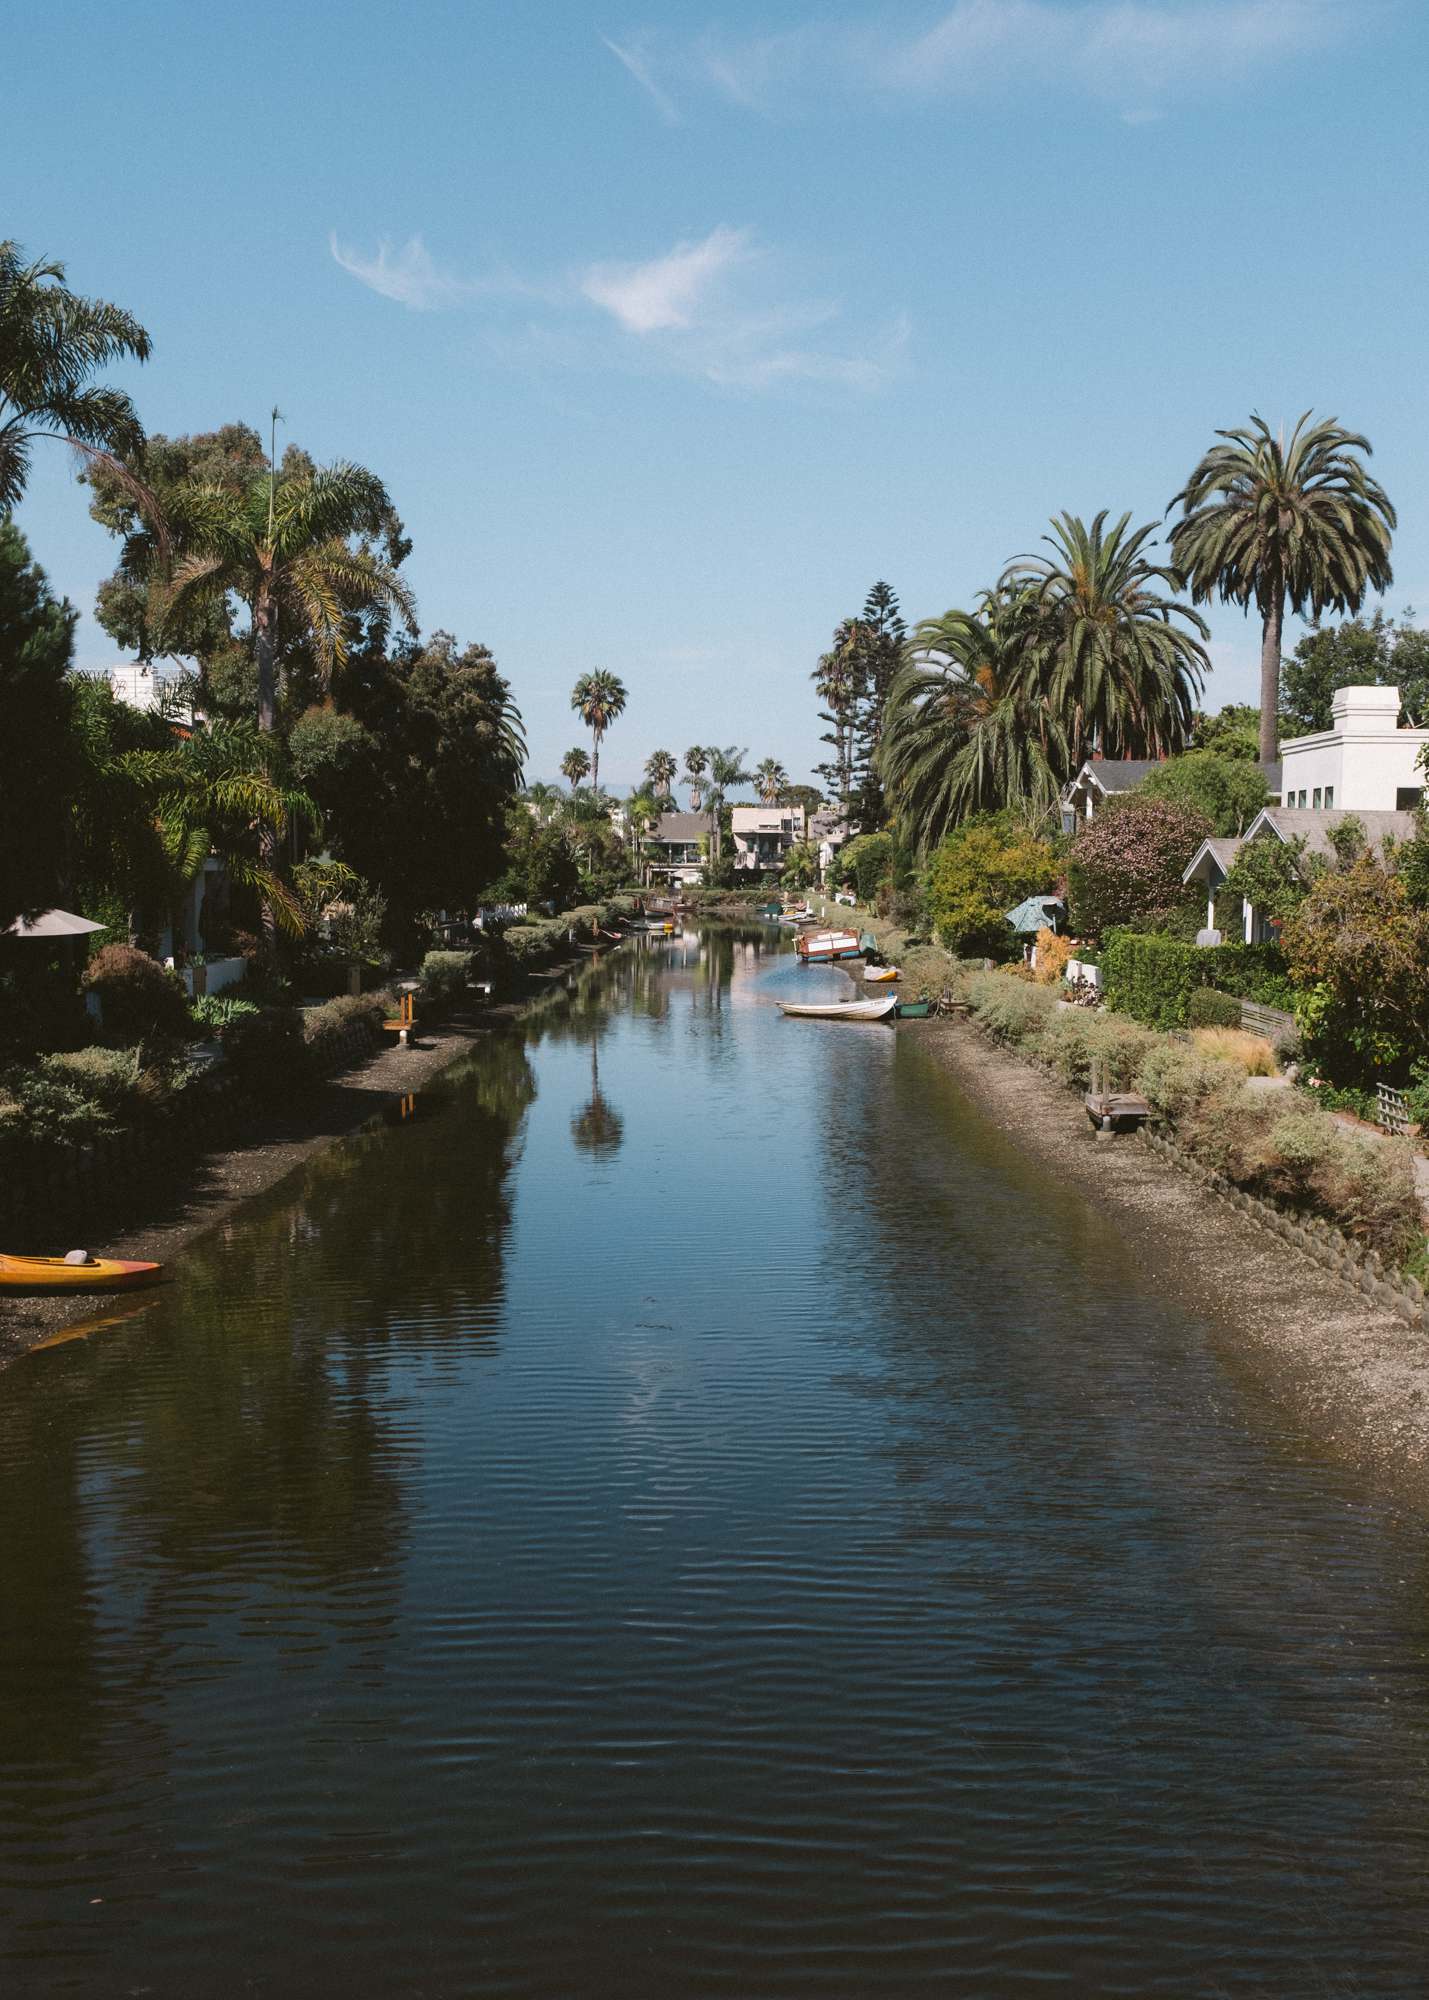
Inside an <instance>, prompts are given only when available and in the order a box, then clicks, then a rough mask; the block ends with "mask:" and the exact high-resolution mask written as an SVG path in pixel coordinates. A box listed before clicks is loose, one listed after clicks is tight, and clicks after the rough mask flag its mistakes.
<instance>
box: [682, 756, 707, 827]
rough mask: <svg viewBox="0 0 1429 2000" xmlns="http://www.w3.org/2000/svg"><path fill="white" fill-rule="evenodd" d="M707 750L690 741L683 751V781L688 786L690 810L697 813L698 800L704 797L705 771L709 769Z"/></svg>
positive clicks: (698, 807)
mask: <svg viewBox="0 0 1429 2000" xmlns="http://www.w3.org/2000/svg"><path fill="white" fill-rule="evenodd" d="M709 762H710V760H709V752H708V751H707V750H704V749H702V748H701V747H700V745H699V744H698V743H692V744H691V745H690V747H689V749H688V750H687V751H686V752H685V783H686V784H687V785H688V786H689V788H690V811H691V812H692V813H697V812H698V811H699V809H700V800H701V799H702V798H703V797H704V791H705V772H706V771H707V770H708V769H709Z"/></svg>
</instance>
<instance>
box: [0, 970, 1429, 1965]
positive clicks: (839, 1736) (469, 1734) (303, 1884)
mask: <svg viewBox="0 0 1429 2000" xmlns="http://www.w3.org/2000/svg"><path fill="white" fill-rule="evenodd" d="M825 991H828V992H832V993H837V994H840V995H842V994H843V993H845V992H846V991H847V987H846V984H845V983H844V981H843V977H842V975H841V974H839V973H836V972H833V971H830V970H820V969H800V968H798V967H797V966H796V965H795V964H794V962H793V961H792V960H791V959H790V958H789V957H788V956H787V955H781V954H780V953H779V950H778V947H777V944H776V943H775V941H774V940H773V939H772V938H757V937H752V936H749V937H746V936H740V935H732V934H717V933H712V934H708V935H706V936H705V937H703V938H691V939H689V940H674V941H672V942H670V943H669V944H663V943H654V942H652V943H651V944H649V945H648V946H641V947H638V948H637V947H628V948H626V949H624V950H622V951H621V952H619V953H617V954H615V955H614V957H613V958H612V959H611V960H610V961H608V962H607V963H606V964H605V965H603V966H601V967H600V968H598V969H595V970H593V971H591V972H590V973H589V974H588V975H587V976H585V977H584V978H583V979H582V980H580V981H579V982H577V986H576V990H575V991H574V992H571V993H565V992H558V993H556V994H554V995H553V996H552V998H551V999H550V1001H549V1002H548V1003H547V1004H545V1005H544V1006H543V1007H542V1008H541V1009H540V1010H539V1011H538V1013H537V1014H536V1015H535V1016H534V1017H533V1018H532V1020H531V1021H530V1022H529V1024H528V1025H527V1027H526V1028H525V1030H524V1032H519V1031H518V1032H516V1033H513V1034H507V1035H502V1036H499V1037H494V1038H493V1039H492V1041H491V1043H490V1044H489V1045H487V1046H486V1047H484V1048H482V1049H481V1050H479V1051H478V1052H476V1053H474V1054H473V1055H472V1056H471V1057H470V1058H468V1059H466V1060H465V1061H463V1062H462V1064H461V1065H460V1066H459V1067H458V1068H457V1069H455V1070H454V1071H452V1072H451V1073H450V1074H449V1075H448V1077H447V1078H446V1079H444V1081H443V1083H442V1085H441V1087H440V1088H439V1089H437V1090H435V1091H433V1092H432V1093H430V1094H429V1095H427V1096H424V1097H422V1098H420V1099H419V1100H417V1102H416V1104H415V1106H413V1107H410V1109H411V1110H412V1112H413V1113H414V1115H411V1116H408V1117H405V1118H403V1117H398V1118H396V1119H395V1121H394V1122H392V1123H390V1124H385V1123H378V1124H377V1125H376V1126H375V1127H374V1129H373V1130H371V1131H370V1132H367V1133H364V1134H363V1135H361V1136H359V1137H358V1138H357V1139H355V1140H354V1141H352V1142H350V1143H348V1144H346V1145H343V1146H341V1147H339V1148H337V1149H335V1150H333V1151H331V1152H329V1153H327V1154H325V1155H324V1156H322V1157H321V1158H319V1159H318V1160H316V1161H315V1162H314V1163H313V1164H312V1165H311V1166H310V1167H309V1168H308V1169H307V1170H306V1171H305V1173H304V1174H303V1176H302V1177H301V1178H300V1179H298V1180H295V1181H290V1182H289V1183H287V1184H286V1185H285V1186H284V1187H283V1188H281V1189H279V1190H276V1191H275V1192H274V1194H273V1195H272V1196H271V1197H270V1198H269V1199H267V1200H266V1201H264V1202H262V1203H260V1204H259V1205H258V1206H256V1207H255V1208H253V1209H251V1210H249V1211H247V1212H245V1214H244V1215H243V1216H242V1217H241V1218H240V1219H239V1220H237V1221H236V1222H234V1223H232V1224H230V1225H229V1226H227V1227H226V1228H224V1229H223V1230H222V1231H221V1232H219V1233H218V1234H216V1235H215V1236H213V1237H212V1238H210V1239H209V1240H208V1241H206V1242H204V1243H203V1244H201V1245H200V1246H198V1247H196V1248H195V1249H193V1250H192V1251H191V1252H190V1253H188V1254H186V1255H185V1256H184V1257H183V1258H182V1259H181V1260H180V1263H179V1265H178V1267H177V1269H176V1271H175V1273H174V1283H173V1284H172V1285H171V1286H169V1287H167V1288H166V1289H164V1290H163V1291H162V1292H160V1293H158V1294H156V1295H154V1296H153V1297H152V1299H150V1300H148V1301H145V1302H143V1303H142V1307H141V1309H140V1310H137V1311H136V1312H135V1313H134V1316H133V1317H132V1318H129V1319H125V1320H121V1321H119V1322H118V1323H114V1324H110V1325H107V1326H100V1327H98V1328H96V1329H95V1330H94V1331H93V1332H91V1333H90V1334H89V1335H88V1337H87V1338H82V1339H78V1340H73V1341H68V1342H64V1343H62V1344H60V1345H57V1346H54V1347H51V1348H48V1349H45V1350H43V1351H41V1352H38V1353H36V1354H33V1355H31V1356H29V1357H27V1358H26V1359H25V1360H24V1361H23V1362H21V1363H20V1364H18V1365H17V1366H15V1367H14V1368H12V1369H11V1370H9V1371H8V1372H7V1373H6V1374H5V1375H4V1376H3V1377H0V1993H3V1994H5V1995H6V1996H16V2000H18V1997H19V1996H28V1995H52V1994H61V1993H63V1994H77V1995H84V1996H91V1995H93V1996H99V1995H103V1996H110V1995H154V1996H159V2000H171V1996H172V2000H179V1996H184V2000H189V1996H204V2000H224V1996H228V1995H240V1994H241V1995H265V1996H279V2000H287V1996H295V1995H309V1994H314V1995H319V1994H321V1995H326V1994H338V1995H342V1996H344V2000H365V1996H368V1995H372V1996H383V2000H387V1996H408V1995H411V1996H418V1995H420V1996H433V2000H438V1996H440V1997H441V2000H446V1996H486V1995H508V1994H510V1995H530V1996H539V2000H549V1996H563V1995H573V1996H574V1995H592V1996H607V1995H609V1996H630V2000H646V1997H647V1996H648V2000H657V1996H658V2000H667V1996H675V1995H706V1994H710V1995H721V1996H729V2000H765V1996H767V2000H779V1996H784V1995H802V1994H808V1995H820V1996H830V1997H831V2000H844V1996H859V1995H866V1994H868V1995H889V1996H901V1995H905V1994H938V1995H948V1994H955V1995H969V1996H971V1995H979V1996H981V1995H991V1996H1001V1995H1020V1994H1041V1993H1045V1992H1054V1991H1055V1992H1065V1993H1068V1994H1073V1995H1101V1994H1153V1993H1155V1994H1168V1995H1176V1996H1184V1995H1216V1996H1219V1995H1240V1994H1245V1993H1264V1994H1269V1995H1275V1996H1286V1995H1297V1996H1299V1995H1321V1994H1323V1995H1337V1996H1339V1995H1356V1996H1364V1995H1388V1994H1396V1995H1398V1994H1405V1995H1408V1994H1421V1993H1423V1992H1424V1991H1425V1990H1426V1985H1429V1972H1426V1965H1429V1957H1426V1950H1429V1786H1427V1785H1426V1778H1429V1672H1427V1671H1426V1662H1429V1570H1427V1569H1426V1561H1425V1555H1426V1537H1425V1532H1424V1527H1423V1525H1422V1524H1421V1523H1420V1522H1418V1521H1409V1520H1404V1519H1400V1518H1396V1517H1395V1516H1394V1515H1393V1514H1392V1513H1391V1512H1389V1511H1388V1510H1387V1509H1386V1508H1384V1507H1383V1506H1382V1505H1380V1504H1377V1503H1376V1501H1375V1500H1374V1499H1373V1497H1372V1496H1371V1495H1369V1494H1368V1493H1367V1492H1366V1491H1365V1490H1364V1489H1362V1488H1361V1487H1360V1486H1359V1485H1357V1484H1356V1483H1355V1481H1354V1480H1353V1479H1352V1478H1351V1477H1350V1476H1349V1475H1348V1474H1347V1473H1345V1472H1343V1471H1341V1470H1337V1469H1336V1468H1335V1467H1334V1466H1333V1465H1332V1464H1330V1463H1327V1462H1325V1461H1324V1460H1322V1459H1321V1458H1320V1457H1319V1456H1317V1454H1316V1452H1315V1450H1314V1448H1313V1446H1312V1444H1311V1443H1310V1442H1309V1441H1308V1440H1307V1439H1305V1438H1303V1437H1301V1436H1300V1435H1298V1434H1297V1433H1296V1432H1295V1431H1294V1430H1293V1429H1291V1428H1288V1427H1287V1425H1286V1422H1285V1420H1284V1418H1283V1417H1281V1416H1278V1415H1277V1414H1276V1411H1275V1408H1274V1406H1273V1405H1271V1404H1270V1403H1268V1402H1266V1401H1263V1400H1261V1398H1260V1397H1259V1394H1258V1392H1257V1391H1256V1390H1255V1389H1254V1387H1253V1386H1252V1385H1250V1384H1249V1383H1248V1382H1247V1381H1245V1380H1242V1379H1240V1378H1239V1377H1238V1376H1237V1375H1236V1374H1235V1373H1234V1372H1232V1371H1230V1370H1228V1367H1227V1364H1226V1362H1225V1360H1224V1358H1223V1356H1222V1355H1221V1354H1220V1352H1219V1351H1218V1349H1217V1347H1216V1345H1215V1344H1214V1342H1213V1340H1212V1337H1211V1334H1210V1331H1209V1330H1208V1328H1207V1327H1206V1326H1205V1325H1204V1324H1203V1323H1202V1322H1200V1321H1199V1320H1198V1319H1196V1318H1195V1317H1193V1316H1191V1315H1189V1314H1188V1313H1187V1312H1185V1311H1183V1310H1182V1308H1181V1307H1180V1306H1178V1303H1177V1300H1176V1298H1175V1297H1174V1296H1168V1295H1167V1289H1166V1287H1165V1285H1164V1283H1153V1282H1152V1281H1151V1280H1150V1279H1149V1278H1148V1277H1147V1275H1146V1274H1145V1272H1144V1271H1143V1270H1141V1269H1139V1268H1138V1266H1137V1264H1136V1262H1135V1261H1134V1259H1133V1257H1132V1255H1131V1253H1130V1252H1129V1250H1128V1249H1127V1248H1126V1247H1125V1246H1124V1245H1123V1243H1122V1242H1121V1241H1120V1240H1119V1238H1118V1235H1117V1233H1116V1230H1115V1228H1114V1226H1112V1225H1111V1224H1110V1223H1109V1222H1108V1221H1106V1220H1105V1219H1104V1218H1102V1217H1101V1216H1099V1215H1098V1214H1097V1213H1095V1212H1094V1211H1093V1210H1092V1209H1091V1208H1090V1207H1089V1206H1088V1205H1087V1204H1086V1203H1085V1202H1084V1201H1083V1199H1082V1198H1081V1197H1080V1196H1079V1195H1078V1194H1077V1193H1076V1192H1075V1191H1074V1190H1073V1185H1072V1182H1073V1179H1074V1173H1069V1174H1068V1175H1067V1176H1060V1175H1058V1176H1054V1175H1051V1174H1049V1173H1047V1172H1046V1171H1045V1170H1043V1169H1042V1168H1041V1167H1039V1166H1036V1165H1033V1164H1031V1163H1029V1161H1028V1160H1027V1159H1026V1158H1024V1157H1023V1156H1021V1155H1020V1154H1019V1153H1018V1152H1017V1151H1016V1150H1015V1149H1014V1148H1013V1147H1011V1146H1010V1145H1009V1144H1008V1143H1007V1142H1006V1140H1005V1139H1004V1138H1003V1137H1002V1136H1001V1135H1000V1134H999V1133H998V1132H997V1131H996V1130H994V1129H993V1128H992V1127H991V1126H989V1125H988V1123H987V1122H986V1121H985V1120H984V1119H983V1118H982V1117H981V1116H980V1115H979V1113H978V1112H977V1111H976V1110H975V1109H974V1108H973V1107H972V1106H970V1105H969V1104H968V1103H967V1101H966V1100H965V1099H964V1098H962V1097H961V1096H960V1094H959V1092H958V1090H957V1089H956V1087H955V1086H954V1085H953V1083H952V1082H951V1081H950V1080H949V1079H948V1078H947V1077H946V1076H945V1075H944V1074H943V1073H942V1072H941V1071H940V1070H939V1069H938V1067H937V1066H936V1065H935V1063H933V1062H932V1061H931V1060H930V1058H929V1057H928V1055H927V1053H926V1048H925V1046H924V1047H920V1033H921V1032H923V1031H920V1030H919V1029H918V1028H917V1027H916V1026H914V1025H913V1024H908V1025H906V1026H905V1027H903V1028H901V1029H899V1030H897V1031H896V1032H894V1031H890V1030H888V1029H886V1028H852V1027H848V1026H845V1025H842V1024H823V1023H808V1022H792V1021H785V1020H783V1019H782V1018H781V1017H780V1015H779V1013H778V1010H777V1008H776V1007H775V1006H774V1004H773V1003H774V1000H775V998H776V996H778V995H780V994H785V995H787V994H789V993H793V992H798V993H801V994H804V995H807V994H808V993H810V992H825ZM1070 1164H1072V1165H1073V1166H1074V1163H1070ZM1289 1304H1290V1302H1289V1301H1287V1306H1289ZM101 1317H103V1315H101Z"/></svg>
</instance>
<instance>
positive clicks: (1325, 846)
mask: <svg viewBox="0 0 1429 2000" xmlns="http://www.w3.org/2000/svg"><path fill="white" fill-rule="evenodd" d="M1297 790H1298V786H1297ZM1347 819H1354V820H1358V821H1359V823H1360V825H1361V826H1362V827H1363V828H1364V831H1365V838H1366V840H1367V841H1368V843H1369V846H1370V849H1371V851H1372V852H1374V853H1376V854H1382V853H1383V852H1384V844H1385V841H1386V839H1390V840H1395V841H1399V840H1409V839H1411V838H1412V837H1413V834H1414V830H1415V819H1414V814H1413V813H1412V812H1346V811H1343V810H1341V809H1340V808H1339V807H1336V808H1334V810H1332V811H1329V812H1327V811H1325V809H1324V808H1323V807H1322V808H1321V809H1320V811H1319V812H1314V811H1309V810H1301V809H1300V808H1299V807H1294V806H1267V807H1266V808H1265V809H1264V811H1263V812H1259V813H1257V814H1256V816H1255V818H1254V819H1253V820H1252V821H1251V823H1250V825H1249V826H1248V827H1247V829H1246V832H1245V836H1244V838H1243V839H1236V840H1222V839H1214V838H1213V839H1210V840H1203V841H1202V842H1201V844H1200V846H1199V847H1198V848H1197V849H1196V852H1195V853H1194V854H1193V855H1192V856H1191V859H1190V861H1189V862H1188V863H1187V866H1186V871H1185V873H1184V874H1183V876H1182V877H1181V879H1182V881H1183V882H1185V883H1187V884H1190V883H1192V882H1198V883H1200V885H1201V887H1202V888H1203V889H1204V890H1205V894H1206V928H1207V929H1208V930H1212V931H1214V930H1219V931H1220V932H1221V934H1222V936H1225V937H1237V938H1243V939H1244V941H1245V943H1246V944H1265V943H1267V942H1268V941H1269V940H1270V939H1272V938H1273V937H1274V934H1275V933H1274V930H1273V928H1272V926H1271V924H1270V922H1269V920H1268V919H1267V918H1266V917H1265V916H1264V914H1263V912H1261V911H1259V910H1257V909H1256V908H1255V907H1254V905H1253V904H1251V903H1249V902H1247V901H1245V899H1244V898H1242V899H1241V902H1240V907H1239V910H1237V911H1234V912H1233V911H1231V910H1228V909H1227V908H1226V907H1225V898H1224V897H1223V896H1221V894H1220V890H1221V885H1222V884H1223V883H1224V881H1225V879H1226V876H1227V875H1228V874H1229V873H1230V869H1231V863H1232V862H1233V861H1234V860H1235V858H1236V855H1237V854H1238V853H1239V852H1240V850H1241V848H1242V847H1244V846H1245V845H1246V844H1247V843H1248V842H1250V841H1252V840H1280V841H1283V842H1285V843H1286V845H1289V844H1290V843H1292V842H1294V841H1299V840H1303V841H1304V843H1305V853H1306V854H1307V855H1310V856H1315V857H1317V858H1318V859H1320V860H1322V861H1326V862H1329V861H1333V859H1334V857H1335V848H1334V843H1333V841H1332V840H1331V839H1330V835H1331V833H1332V831H1333V830H1334V828H1336V827H1337V826H1340V825H1342V824H1343V822H1344V821H1345V820H1347Z"/></svg>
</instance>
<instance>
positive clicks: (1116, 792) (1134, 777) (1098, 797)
mask: <svg viewBox="0 0 1429 2000" xmlns="http://www.w3.org/2000/svg"><path fill="white" fill-rule="evenodd" d="M1164 761H1165V760H1164V759H1162V758H1159V757H1089V758H1088V759H1087V761H1086V763H1085V764H1083V766H1082V768H1081V770H1080V771H1078V773H1077V775H1076V776H1075V777H1074V778H1073V779H1072V780H1071V782H1070V783H1069V784H1066V785H1064V786H1063V787H1062V831H1063V833H1075V832H1076V830H1077V826H1078V823H1079V822H1080V821H1084V820H1093V819H1095V818H1096V816H1097V809H1098V808H1099V807H1100V806H1102V805H1105V803H1106V801H1107V800H1108V799H1115V798H1120V797H1122V796H1123V795H1124V794H1125V793H1127V792H1134V791H1135V790H1136V788H1137V786H1138V785H1139V784H1141V782H1142V780H1143V779H1145V778H1147V777H1149V776H1150V775H1151V773H1152V772H1153V771H1155V770H1159V769H1160V767H1161V764H1162V763H1163V762H1164ZM1256 769H1257V770H1258V771H1260V772H1261V774H1262V775H1263V777H1264V779H1265V786H1266V790H1267V791H1268V792H1269V794H1270V803H1271V804H1272V805H1278V804H1279V801H1280V784H1281V777H1280V765H1279V763H1274V764H1257V766H1256Z"/></svg>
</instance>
